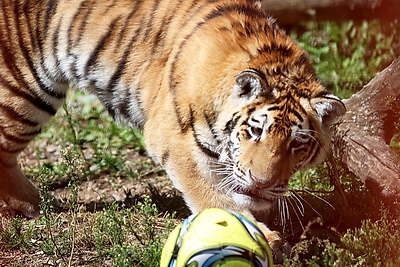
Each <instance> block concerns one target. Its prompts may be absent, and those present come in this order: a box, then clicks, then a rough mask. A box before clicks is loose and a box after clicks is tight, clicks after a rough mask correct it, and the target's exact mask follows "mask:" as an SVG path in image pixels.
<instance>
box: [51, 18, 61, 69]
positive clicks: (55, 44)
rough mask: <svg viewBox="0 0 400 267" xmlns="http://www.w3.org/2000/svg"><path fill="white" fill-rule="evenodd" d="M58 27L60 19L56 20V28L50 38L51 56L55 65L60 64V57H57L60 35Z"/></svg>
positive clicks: (59, 26) (59, 27)
mask: <svg viewBox="0 0 400 267" xmlns="http://www.w3.org/2000/svg"><path fill="white" fill-rule="evenodd" d="M60 29H61V20H59V21H58V24H57V28H56V30H55V31H54V33H53V39H52V45H53V57H54V59H55V62H56V66H60V65H61V62H60V58H59V57H58V45H59V43H58V39H59V36H60Z"/></svg>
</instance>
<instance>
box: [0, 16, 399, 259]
mask: <svg viewBox="0 0 400 267" xmlns="http://www.w3.org/2000/svg"><path fill="white" fill-rule="evenodd" d="M397 29H398V27H394V26H393V25H392V26H390V25H389V26H383V25H381V24H380V23H378V22H361V23H354V22H351V21H348V22H342V23H332V22H324V23H315V22H309V23H305V24H302V25H301V26H299V27H298V28H296V29H295V31H292V32H291V35H292V37H293V38H294V39H296V40H297V41H298V42H299V43H300V45H301V46H303V47H304V48H305V49H306V50H308V51H309V53H310V55H311V57H312V59H313V60H314V62H315V66H316V68H317V72H318V75H319V77H320V78H321V80H322V81H323V82H324V83H325V84H326V86H327V87H328V89H330V90H331V91H333V92H334V93H336V94H338V95H339V96H341V97H349V96H350V95H351V94H352V93H354V92H355V91H357V90H359V89H360V88H361V87H362V85H363V84H365V83H366V82H367V81H369V80H370V79H371V78H372V77H373V76H374V75H375V74H376V73H377V72H379V71H380V70H381V69H383V68H384V67H385V66H387V65H388V64H389V63H390V61H391V60H392V59H393V58H394V57H397V56H399V51H400V49H399V44H400V39H399V38H400V37H399V36H400V35H399V32H398V30H397ZM399 127H400V126H399ZM397 132H400V130H399V129H397ZM399 144H400V138H399V135H398V134H397V135H395V137H394V138H393V140H392V144H391V145H392V147H393V148H394V149H398V148H399V147H400V145H399ZM399 151H400V150H399ZM25 161H26V162H25ZM22 164H23V167H24V171H25V173H27V174H28V175H29V177H30V178H31V179H32V180H34V181H35V182H36V183H37V184H38V185H39V188H40V194H41V197H42V199H43V201H42V216H41V217H40V218H38V219H36V220H30V221H28V220H25V219H22V218H20V217H14V218H8V219H7V218H5V219H1V220H0V265H1V263H3V264H4V263H5V264H8V265H9V266H21V265H29V266H43V265H58V266H71V265H73V266H77V265H79V266H81V265H85V266H97V265H100V264H101V265H106V266H157V265H158V260H159V257H160V253H161V249H162V246H163V242H164V240H165V238H166V236H167V235H168V233H169V231H170V229H171V228H172V227H173V226H174V225H175V224H176V223H177V221H179V220H180V219H181V218H182V217H184V216H185V214H187V212H186V213H185V211H181V210H179V209H178V208H176V207H178V206H179V205H183V204H182V201H181V200H179V199H178V198H176V196H174V193H171V192H172V191H168V190H165V189H159V188H158V187H157V186H158V185H157V184H158V182H159V180H164V181H167V180H166V178H165V177H164V176H163V175H164V173H163V172H162V171H161V170H160V168H159V167H158V166H156V165H154V163H153V162H152V161H151V160H149V159H148V157H146V152H145V148H144V144H143V138H142V135H141V133H140V132H139V131H138V130H136V129H130V128H127V127H123V126H120V125H117V124H115V123H114V122H113V121H112V119H111V118H110V117H109V116H108V114H107V112H106V111H105V110H104V107H103V106H102V105H100V103H99V102H98V101H97V100H96V99H95V98H94V97H93V96H91V95H88V94H85V93H81V92H75V93H73V94H70V95H69V97H68V101H67V104H66V105H65V106H64V107H63V109H62V110H60V112H59V113H58V114H57V116H56V117H55V118H54V119H52V121H51V123H49V125H48V126H47V128H46V129H45V130H44V131H43V133H42V134H41V135H40V136H39V137H38V138H37V140H36V141H35V143H34V144H32V145H31V146H30V148H29V149H28V150H27V152H26V154H25V159H23V162H22ZM329 168H330V166H329V165H326V164H325V165H321V166H319V167H318V168H315V169H312V170H309V171H303V172H299V173H297V174H295V176H294V178H293V179H292V181H291V188H292V189H294V190H298V191H299V195H301V194H302V193H300V191H301V190H304V189H307V190H309V191H316V192H319V193H315V194H317V196H318V198H316V197H312V196H309V194H305V195H303V196H302V198H303V199H304V201H305V202H304V203H305V204H304V205H305V206H306V207H307V208H306V210H307V211H306V214H305V216H304V217H302V218H300V219H298V218H296V217H295V216H294V215H292V217H291V218H292V219H291V220H290V226H289V225H281V226H280V228H281V229H280V230H282V229H284V230H285V231H284V235H285V238H286V239H287V240H289V241H291V243H292V244H295V245H294V248H293V251H294V254H293V255H292V257H291V258H290V259H287V260H286V261H285V265H286V266H371V265H381V266H396V265H398V264H399V261H398V259H397V258H393V257H392V256H393V255H395V254H396V252H398V249H397V248H398V247H399V245H400V243H399V240H400V239H399V235H400V230H399V229H400V227H399V225H400V221H399V219H397V218H394V217H393V215H392V214H397V210H396V208H395V210H396V211H395V212H392V211H391V212H388V211H387V210H388V209H387V206H384V205H382V204H381V202H380V201H379V200H377V199H375V198H374V197H373V196H371V195H370V194H369V193H368V191H366V190H365V187H364V186H363V185H362V183H361V182H360V181H359V180H357V179H356V178H355V177H353V176H351V174H348V173H347V172H346V171H344V170H339V174H340V179H341V183H342V185H343V188H344V191H345V194H346V197H347V200H348V201H349V203H350V204H351V205H350V206H348V207H344V206H341V205H340V204H338V205H334V208H333V209H332V208H331V207H330V206H329V205H327V204H326V202H324V201H321V200H320V199H319V198H324V199H326V201H329V202H330V203H341V200H340V198H339V197H338V196H337V195H335V194H333V193H332V190H333V187H332V184H331V182H330V181H329V180H328V179H326V177H328V174H329V171H330V169H329ZM102 179H105V181H106V182H104V184H107V185H109V186H111V188H113V189H115V190H118V189H121V182H126V181H128V182H130V183H133V184H134V185H135V186H138V187H146V188H148V190H145V192H146V193H143V194H138V195H132V192H131V191H127V192H125V194H126V195H125V198H124V199H122V200H118V201H110V200H109V199H108V198H106V197H105V196H103V195H102V194H101V193H98V195H99V196H100V200H99V201H97V202H95V203H84V201H82V199H81V195H82V192H81V191H82V187H83V185H88V184H90V183H91V182H92V183H97V182H98V181H100V180H102ZM147 184H149V186H148V185H147ZM101 185H103V184H101ZM100 189H102V188H101V187H99V188H98V189H97V190H99V191H100ZM57 190H65V192H66V193H65V194H66V195H65V194H64V197H63V198H62V199H61V202H62V203H61V204H60V209H59V210H58V209H54V208H53V205H52V204H53V201H54V200H53V198H52V197H50V196H49V192H50V191H51V192H53V193H54V192H57ZM113 192H114V191H113ZM172 203H174V204H172ZM307 203H310V205H308V204H307ZM171 206H174V207H175V208H174V207H173V208H172V209H171ZM308 206H310V207H308ZM174 210H175V211H177V213H174ZM316 212H318V214H316ZM319 215H321V216H322V217H323V220H324V221H325V222H327V224H326V225H324V224H322V226H320V227H319V228H318V227H317V228H314V226H313V225H314V224H311V225H308V221H310V220H313V218H315V217H318V216H319ZM277 218H278V216H277ZM277 218H273V220H272V225H279V223H281V222H279V220H280V219H277ZM177 219H178V220H177ZM277 220H278V221H277ZM299 220H302V221H303V224H304V225H303V228H305V229H304V230H303V228H301V227H300V226H299V225H298V221H299ZM315 225H320V224H319V222H315ZM302 233H303V234H304V235H305V238H304V237H303V238H302V237H301V236H300V235H301V234H302ZM388 233H391V234H390V235H389V234H388ZM7 255H10V256H9V257H6V256H7ZM3 256H4V258H3V259H2V257H3ZM2 260H3V261H4V262H2Z"/></svg>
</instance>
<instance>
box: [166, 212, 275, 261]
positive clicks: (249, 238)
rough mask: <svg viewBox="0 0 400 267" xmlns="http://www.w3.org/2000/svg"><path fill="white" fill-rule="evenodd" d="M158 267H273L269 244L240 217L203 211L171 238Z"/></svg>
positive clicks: (189, 218) (181, 225)
mask: <svg viewBox="0 0 400 267" xmlns="http://www.w3.org/2000/svg"><path fill="white" fill-rule="evenodd" d="M160 266H161V267H181V266H193V267H200V266H203V267H207V266H210V267H217V266H221V267H237V266H257V267H258V266H260V267H261V266H273V261H272V253H271V250H270V248H269V246H268V242H267V240H266V239H265V237H264V235H263V234H262V232H261V230H260V229H259V228H258V227H257V226H256V224H255V223H254V222H253V221H252V220H250V219H249V218H247V217H245V216H244V215H242V214H239V213H236V212H231V211H225V210H222V209H215V208H213V209H206V210H203V211H202V212H200V213H199V214H197V215H192V216H190V217H188V218H187V219H186V220H185V221H184V222H183V223H182V224H180V225H178V226H177V227H176V228H175V229H174V230H173V231H172V233H171V234H170V236H169V237H168V239H167V242H166V243H165V245H164V249H163V251H162V256H161V263H160Z"/></svg>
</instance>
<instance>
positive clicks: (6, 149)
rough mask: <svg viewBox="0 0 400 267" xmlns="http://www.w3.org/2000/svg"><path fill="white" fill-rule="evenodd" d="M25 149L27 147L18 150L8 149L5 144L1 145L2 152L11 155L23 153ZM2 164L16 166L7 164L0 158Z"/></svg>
mask: <svg viewBox="0 0 400 267" xmlns="http://www.w3.org/2000/svg"><path fill="white" fill-rule="evenodd" d="M24 149H25V146H24V147H22V148H17V149H11V148H6V147H5V146H4V145H3V144H1V143H0V151H3V152H6V153H9V154H17V153H19V152H21V151H22V150H24ZM0 162H1V163H3V164H4V165H6V166H9V167H13V166H14V164H6V163H5V162H4V161H3V160H2V159H1V158H0Z"/></svg>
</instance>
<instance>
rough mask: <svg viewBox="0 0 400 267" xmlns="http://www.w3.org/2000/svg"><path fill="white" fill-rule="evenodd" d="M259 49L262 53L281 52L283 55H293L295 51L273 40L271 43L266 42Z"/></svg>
mask: <svg viewBox="0 0 400 267" xmlns="http://www.w3.org/2000/svg"><path fill="white" fill-rule="evenodd" d="M258 51H259V52H260V53H268V54H274V53H277V54H280V55H281V56H283V57H291V56H292V55H293V53H294V51H293V49H292V48H291V47H288V46H283V45H282V44H278V43H276V42H273V43H271V44H264V45H263V47H261V48H259V49H258Z"/></svg>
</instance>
